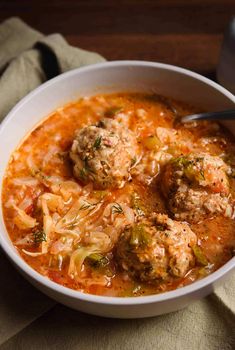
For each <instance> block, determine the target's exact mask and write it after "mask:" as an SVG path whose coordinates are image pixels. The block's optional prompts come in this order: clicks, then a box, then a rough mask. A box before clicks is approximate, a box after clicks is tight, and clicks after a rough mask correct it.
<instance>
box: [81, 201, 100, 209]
mask: <svg viewBox="0 0 235 350" xmlns="http://www.w3.org/2000/svg"><path fill="white" fill-rule="evenodd" d="M97 204H98V203H89V202H85V203H83V204H82V205H81V207H80V208H79V210H88V209H89V210H92V209H93V208H94V207H95V206H96V205H97Z"/></svg>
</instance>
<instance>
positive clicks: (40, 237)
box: [33, 230, 47, 244]
mask: <svg viewBox="0 0 235 350" xmlns="http://www.w3.org/2000/svg"><path fill="white" fill-rule="evenodd" d="M46 240H47V238H46V234H45V232H44V231H40V230H38V231H35V232H33V241H34V243H35V244H40V243H42V242H46Z"/></svg>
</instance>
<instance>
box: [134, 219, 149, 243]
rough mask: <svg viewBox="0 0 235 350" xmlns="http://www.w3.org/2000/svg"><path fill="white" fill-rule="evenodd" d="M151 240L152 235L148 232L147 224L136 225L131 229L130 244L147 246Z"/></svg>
mask: <svg viewBox="0 0 235 350" xmlns="http://www.w3.org/2000/svg"><path fill="white" fill-rule="evenodd" d="M150 241H151V237H150V235H149V233H148V232H146V229H145V226H144V225H143V224H139V225H135V226H133V227H132V229H131V236H130V241H129V242H130V245H134V246H145V245H148V244H149V242H150Z"/></svg>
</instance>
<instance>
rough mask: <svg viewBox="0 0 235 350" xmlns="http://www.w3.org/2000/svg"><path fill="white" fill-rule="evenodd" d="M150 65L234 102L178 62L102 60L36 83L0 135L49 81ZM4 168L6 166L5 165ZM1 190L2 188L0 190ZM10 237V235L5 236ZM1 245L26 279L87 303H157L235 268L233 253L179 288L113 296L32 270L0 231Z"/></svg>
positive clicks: (194, 289)
mask: <svg viewBox="0 0 235 350" xmlns="http://www.w3.org/2000/svg"><path fill="white" fill-rule="evenodd" d="M117 66H119V67H133V66H134V67H151V68H160V69H164V70H168V71H173V72H178V73H180V74H182V75H186V76H188V77H191V78H194V79H196V80H199V81H201V82H202V83H205V84H206V85H209V86H211V87H212V88H214V89H215V90H217V91H219V92H220V93H221V94H223V95H225V96H226V97H227V98H228V99H230V100H231V101H232V102H233V103H235V96H234V95H233V94H232V93H230V92H229V91H228V90H226V89H225V88H224V87H222V86H220V85H219V84H217V83H215V82H213V81H212V80H210V79H208V78H206V77H204V76H202V75H200V74H198V73H195V72H193V71H190V70H188V69H185V68H181V67H178V66H174V65H170V64H165V63H159V62H150V61H135V60H133V61H130V60H125V61H111V62H103V63H97V64H92V65H88V66H85V67H80V68H76V69H73V70H70V71H68V72H65V73H63V74H60V75H59V76H57V77H55V78H53V79H51V80H49V81H47V82H45V83H43V84H42V85H40V86H39V87H37V88H36V89H35V90H33V91H32V92H30V93H29V94H27V95H26V96H25V97H24V98H23V99H21V100H20V101H19V102H18V103H17V104H16V105H15V107H13V109H12V110H11V111H10V112H9V113H8V115H7V116H6V117H5V118H4V120H3V121H2V123H1V125H0V136H1V134H2V133H4V128H5V126H6V125H7V124H8V123H9V122H10V121H11V120H12V119H14V118H15V113H17V111H18V109H20V108H21V107H22V106H23V105H24V104H27V102H28V101H29V100H31V99H32V98H34V96H35V95H37V94H40V92H41V91H43V90H44V89H46V88H47V87H49V86H50V85H53V84H55V83H57V82H58V83H59V82H60V83H61V82H63V80H64V79H67V78H68V77H70V76H73V75H75V74H80V73H83V72H84V73H85V72H87V71H88V72H89V71H90V72H92V71H93V70H97V69H103V68H107V67H117ZM4 170H5V169H4ZM1 192H2V190H1ZM0 206H1V208H0V210H1V212H2V196H1V199H0ZM0 224H1V226H2V229H3V230H5V233H6V235H7V236H8V232H7V229H6V227H5V223H4V220H1V222H0ZM8 237H9V236H8ZM0 247H1V248H2V249H3V251H4V252H5V254H6V255H7V256H8V258H10V260H11V261H12V262H13V263H14V264H15V265H16V266H17V267H18V268H19V269H20V270H21V271H22V272H23V273H24V274H26V276H27V277H28V279H29V280H33V281H34V282H36V284H41V285H42V286H43V287H46V289H47V290H48V289H49V290H51V291H53V292H56V293H59V294H61V295H63V296H66V297H69V298H72V299H77V300H81V301H84V302H89V303H95V304H105V305H119V306H121V305H123V306H127V305H141V304H151V303H157V302H163V301H170V300H175V299H178V298H180V297H183V296H186V295H190V294H192V293H195V292H197V291H199V290H200V289H203V288H204V287H207V286H208V285H212V284H213V283H215V282H216V281H217V280H218V279H220V278H221V277H223V276H224V275H226V274H227V273H228V272H229V271H231V270H233V269H234V268H235V257H233V258H232V259H230V260H229V261H228V262H227V263H225V264H224V265H223V266H221V267H220V268H219V269H218V270H216V271H215V272H213V273H212V274H210V275H209V276H207V277H204V278H203V279H201V280H197V281H195V282H193V283H191V284H190V285H187V286H184V287H181V288H179V289H175V290H173V291H168V292H163V293H160V294H153V295H146V296H137V297H112V296H100V295H94V294H88V293H83V292H79V291H76V290H73V289H70V288H68V287H64V286H62V285H60V284H57V283H56V282H53V281H51V280H50V279H49V278H48V277H46V276H43V275H41V274H40V273H39V272H37V271H36V270H34V269H33V268H32V267H31V266H30V265H28V264H27V263H26V262H25V261H24V260H23V259H22V258H21V256H20V255H19V254H18V253H17V251H16V249H15V248H14V245H13V244H12V242H11V241H10V242H8V241H7V239H6V240H5V239H4V236H2V235H1V234H0Z"/></svg>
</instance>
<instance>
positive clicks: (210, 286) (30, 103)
mask: <svg viewBox="0 0 235 350" xmlns="http://www.w3.org/2000/svg"><path fill="white" fill-rule="evenodd" d="M127 91H131V92H152V93H153V92H155V93H158V94H161V95H165V96H169V97H172V98H175V99H179V100H182V101H184V102H187V103H190V104H192V105H194V106H198V107H200V108H201V109H205V110H208V111H210V110H211V111H212V110H214V111H216V110H222V109H226V108H234V103H235V97H234V96H233V95H232V94H231V93H229V92H228V91H227V90H225V89H224V88H222V87H221V86H219V85H217V84H216V83H214V82H212V81H210V80H208V79H206V78H204V77H202V76H200V75H198V74H195V73H193V72H190V71H188V70H185V69H182V68H178V67H175V66H170V65H165V64H161V63H151V62H138V61H117V62H109V63H101V64H97V65H92V66H88V67H85V68H80V69H76V70H73V71H70V72H68V73H65V74H62V75H60V76H58V77H56V78H54V79H52V80H50V81H49V82H47V83H45V84H43V85H41V86H40V87H39V88H37V89H36V90H34V91H33V92H31V93H30V94H29V95H27V96H26V97H25V98H24V99H23V100H22V101H20V102H19V103H18V104H17V105H16V106H15V108H14V109H13V110H12V111H11V112H10V113H9V115H8V116H7V118H6V119H5V120H4V121H3V123H2V125H1V128H0V149H1V163H0V181H1V183H2V180H3V176H4V172H5V169H6V166H7V163H8V160H9V157H10V155H11V153H12V152H13V151H14V149H15V148H16V147H17V146H18V145H19V143H20V142H21V141H22V139H23V138H24V137H25V135H27V134H28V133H29V131H31V130H32V129H33V128H34V126H35V125H37V124H38V123H39V121H41V120H42V119H43V118H44V117H46V116H47V115H48V114H49V113H51V112H52V111H53V110H55V109H56V108H58V107H60V106H63V105H64V104H65V103H67V102H70V101H71V100H74V99H78V98H79V97H81V96H87V95H88V96H89V95H94V94H98V93H110V92H127ZM229 128H230V130H232V131H234V133H235V122H230V123H229ZM0 206H1V208H0V244H1V246H2V248H3V250H4V251H5V252H6V254H7V255H8V257H9V258H10V259H11V261H12V262H13V263H14V264H15V266H16V268H17V269H18V270H19V271H20V272H21V273H22V274H23V275H24V276H25V277H26V278H27V279H28V280H29V281H30V282H31V283H32V284H33V285H34V286H36V287H37V288H38V289H40V290H41V291H42V292H44V293H45V294H47V295H48V296H50V297H51V298H53V299H55V300H57V301H59V302H61V303H63V304H65V305H67V306H69V307H72V308H74V309H77V310H81V311H84V312H88V313H91V314H95V315H100V316H107V317H119V318H137V317H148V316H155V315H160V314H164V313H167V312H171V311H175V310H178V309H181V308H183V307H184V306H186V305H187V304H188V303H189V302H191V301H193V300H196V299H199V298H201V297H204V296H206V295H207V294H209V293H211V292H212V291H213V290H214V288H215V287H216V286H217V285H219V284H221V282H222V280H223V279H224V278H225V277H227V276H228V274H229V272H231V271H232V270H233V269H234V268H235V257H234V258H233V259H231V260H230V261H229V262H227V263H226V264H225V265H224V266H223V267H221V268H220V269H219V270H217V271H216V272H214V273H213V274H211V275H210V276H208V277H206V278H204V279H202V280H200V281H197V282H195V283H193V284H191V285H189V286H186V287H183V288H180V289H177V290H175V291H171V292H167V293H163V294H158V295H151V296H145V297H136V298H134V297H133V298H116V297H102V296H95V295H89V294H83V293H80V292H77V291H74V290H71V289H68V288H65V287H63V286H61V285H58V284H56V283H54V282H52V281H50V280H49V279H47V278H45V277H43V276H41V275H40V274H38V273H37V272H36V271H34V270H33V269H32V268H31V267H30V266H29V265H27V264H26V263H25V262H24V260H23V259H22V258H21V257H20V256H19V255H18V253H17V251H16V250H15V248H14V246H13V245H12V243H11V241H10V239H9V237H8V234H7V231H6V228H5V225H4V222H3V217H2V204H1V203H0Z"/></svg>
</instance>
